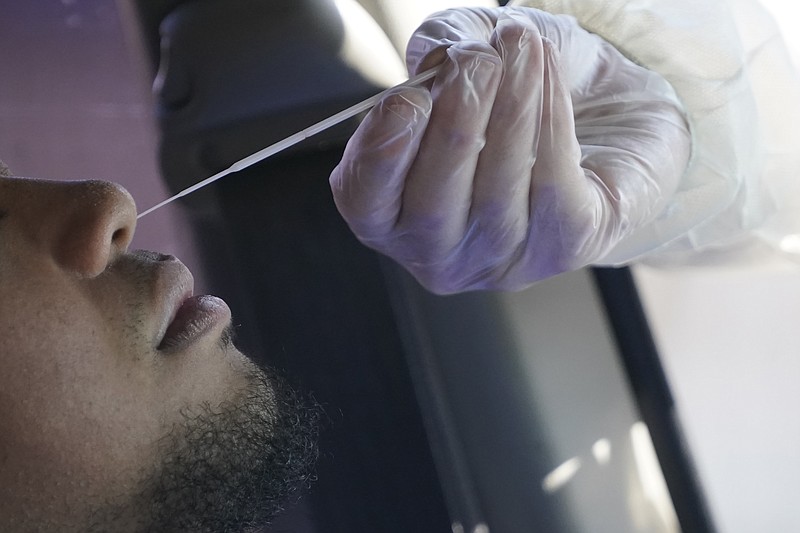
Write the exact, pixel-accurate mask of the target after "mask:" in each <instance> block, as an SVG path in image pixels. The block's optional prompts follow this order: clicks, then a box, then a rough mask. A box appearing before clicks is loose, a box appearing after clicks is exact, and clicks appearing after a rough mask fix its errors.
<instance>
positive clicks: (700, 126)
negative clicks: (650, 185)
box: [513, 0, 800, 264]
mask: <svg viewBox="0 0 800 533" xmlns="http://www.w3.org/2000/svg"><path fill="white" fill-rule="evenodd" d="M513 5H521V6H528V7H534V8H537V9H541V10H543V11H547V12H550V13H554V14H566V15H571V16H573V17H575V18H576V19H577V21H578V23H579V24H580V25H581V26H583V27H584V28H585V29H587V30H588V31H590V32H592V33H596V34H598V35H600V36H601V37H603V38H604V39H605V40H607V41H608V42H610V43H611V44H613V45H614V46H615V47H616V48H617V49H619V50H620V51H621V52H622V53H623V54H624V55H626V56H627V57H628V58H629V59H631V60H633V61H634V62H636V63H638V64H640V65H642V66H644V67H646V68H648V69H650V70H652V71H655V72H657V73H659V74H661V75H662V76H663V77H664V78H665V79H666V80H668V81H669V82H670V83H671V85H672V86H673V87H674V89H675V91H676V92H677V94H678V97H679V99H680V100H681V102H682V104H683V106H684V108H685V111H686V114H687V116H688V119H689V123H690V128H691V131H692V143H693V146H692V158H691V161H690V163H689V167H688V169H687V171H686V173H685V175H684V178H683V180H682V182H681V184H680V186H679V188H678V190H677V191H676V193H675V194H674V196H673V198H672V199H671V201H670V202H669V203H668V205H667V207H666V208H665V209H664V210H663V212H662V213H661V215H660V216H658V217H657V218H656V219H655V220H654V221H652V222H651V223H649V224H647V225H645V226H643V227H642V228H640V229H638V230H637V231H636V232H634V233H633V234H632V235H631V236H629V237H627V238H626V239H624V240H623V241H622V242H621V243H619V244H618V245H617V246H616V248H615V249H614V250H612V252H611V253H610V254H609V255H608V256H607V257H606V258H605V259H604V260H603V261H601V264H621V263H625V262H628V261H631V260H633V259H645V258H646V259H647V260H648V261H651V260H655V262H658V261H659V260H660V259H664V260H667V261H671V260H675V259H678V260H682V259H689V260H692V261H693V260H694V259H695V258H696V257H697V254H696V252H697V251H702V250H708V249H717V248H720V247H726V246H730V245H731V244H734V243H737V242H742V241H745V240H747V239H748V238H752V237H753V236H754V235H757V236H759V237H761V238H763V239H765V240H767V241H768V242H770V243H771V244H773V245H775V246H776V247H777V248H779V249H781V250H782V251H783V252H785V253H788V254H790V255H793V256H794V257H795V258H798V259H800V175H798V174H799V173H800V170H799V169H800V82H799V81H798V80H799V78H798V74H797V71H796V69H795V68H794V65H793V64H792V59H791V56H790V54H789V53H788V51H787V49H786V46H785V44H784V39H783V38H782V36H781V32H780V30H779V27H778V25H777V24H776V22H775V20H774V19H773V18H772V16H771V15H770V14H769V13H768V12H767V11H766V10H765V9H764V8H763V7H762V6H761V5H760V4H759V3H758V2H756V1H755V0H701V1H698V0H517V1H516V2H513ZM798 22H800V21H798Z"/></svg>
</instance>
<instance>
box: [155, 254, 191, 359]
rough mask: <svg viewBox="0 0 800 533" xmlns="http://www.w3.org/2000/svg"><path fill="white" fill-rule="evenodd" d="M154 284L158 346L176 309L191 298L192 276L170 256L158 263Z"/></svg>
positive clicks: (156, 342) (176, 311)
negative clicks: (157, 318) (158, 315)
mask: <svg viewBox="0 0 800 533" xmlns="http://www.w3.org/2000/svg"><path fill="white" fill-rule="evenodd" d="M156 285H157V288H156V291H157V293H156V298H157V306H158V309H159V313H160V317H161V319H160V321H159V325H158V330H157V332H156V338H155V344H154V345H155V346H159V345H160V344H161V342H162V341H163V339H164V335H165V334H166V332H167V328H168V327H169V325H170V324H171V323H172V321H173V320H174V319H175V315H176V314H177V313H178V309H180V307H181V305H182V304H183V302H185V301H186V300H187V299H189V298H191V296H192V293H193V290H194V278H193V277H192V273H191V272H189V269H188V268H186V265H184V264H183V263H181V262H180V261H179V260H177V259H176V258H174V257H171V256H170V257H169V258H168V259H166V260H163V261H161V262H159V263H158V271H157V277H156Z"/></svg>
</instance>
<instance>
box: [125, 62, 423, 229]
mask: <svg viewBox="0 0 800 533" xmlns="http://www.w3.org/2000/svg"><path fill="white" fill-rule="evenodd" d="M437 70H438V67H435V68H432V69H430V70H426V71H425V72H423V73H422V74H418V75H417V76H414V77H413V78H411V79H409V80H407V81H405V82H403V83H401V84H399V85H397V86H395V87H391V88H389V89H386V90H385V91H382V92H380V93H378V94H376V95H375V96H372V97H370V98H367V99H366V100H364V101H363V102H359V103H357V104H355V105H352V106H350V107H348V108H347V109H345V110H343V111H340V112H338V113H336V114H335V115H333V116H330V117H328V118H326V119H324V120H321V121H320V122H317V123H316V124H314V125H313V126H309V127H308V128H306V129H304V130H302V131H299V132H297V133H295V134H294V135H291V136H289V137H287V138H285V139H283V140H282V141H278V142H276V143H275V144H272V145H270V146H267V147H266V148H264V149H262V150H259V151H258V152H256V153H254V154H251V155H249V156H247V157H245V158H243V159H240V160H239V161H237V162H235V163H234V164H232V165H231V166H230V167H228V168H226V169H225V170H223V171H221V172H217V173H216V174H214V175H213V176H211V177H209V178H206V179H204V180H203V181H200V182H198V183H195V184H194V185H192V186H191V187H187V188H186V189H184V190H182V191H181V192H179V193H178V194H176V195H175V196H171V197H169V198H167V199H166V200H164V201H163V202H160V203H158V204H156V205H154V206H153V207H151V208H150V209H147V210H146V211H143V212H142V213H139V215H137V217H136V218H137V219H139V218H142V217H143V216H145V215H148V214H150V213H152V212H153V211H155V210H157V209H160V208H162V207H164V206H165V205H167V204H169V203H172V202H173V201H175V200H177V199H178V198H182V197H184V196H186V195H188V194H191V193H193V192H195V191H197V190H199V189H202V188H203V187H205V186H207V185H210V184H211V183H214V182H215V181H217V180H218V179H220V178H223V177H225V176H227V175H228V174H232V173H234V172H239V171H240V170H243V169H245V168H247V167H249V166H252V165H255V164H256V163H258V162H260V161H263V160H265V159H267V158H268V157H271V156H273V155H275V154H277V153H278V152H281V151H283V150H286V149H287V148H289V147H291V146H294V145H295V144H297V143H299V142H300V141H302V140H304V139H308V138H309V137H311V136H312V135H316V134H317V133H320V132H321V131H324V130H326V129H328V128H330V127H332V126H335V125H336V124H339V123H340V122H343V121H345V120H347V119H349V118H351V117H354V116H356V115H358V114H359V113H361V112H363V111H366V110H367V109H370V108H371V107H373V106H374V105H375V104H377V103H378V102H379V101H380V100H381V98H383V97H384V96H385V95H386V93H388V92H389V91H391V90H393V89H396V88H398V87H416V86H418V85H420V84H422V83H424V82H426V81H427V80H429V79H431V78H432V77H433V76H434V75H436V71H437Z"/></svg>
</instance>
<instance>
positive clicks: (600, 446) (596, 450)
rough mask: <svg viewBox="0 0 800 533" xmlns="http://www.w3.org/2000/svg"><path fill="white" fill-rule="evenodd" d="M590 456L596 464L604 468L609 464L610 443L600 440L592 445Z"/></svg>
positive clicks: (606, 440)
mask: <svg viewBox="0 0 800 533" xmlns="http://www.w3.org/2000/svg"><path fill="white" fill-rule="evenodd" d="M592 455H594V460H595V461H597V464H599V465H602V466H605V465H607V464H608V463H610V462H611V441H610V440H608V439H600V440H598V441H597V442H595V443H594V444H593V445H592Z"/></svg>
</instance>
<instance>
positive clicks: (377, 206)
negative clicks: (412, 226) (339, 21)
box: [330, 88, 431, 242]
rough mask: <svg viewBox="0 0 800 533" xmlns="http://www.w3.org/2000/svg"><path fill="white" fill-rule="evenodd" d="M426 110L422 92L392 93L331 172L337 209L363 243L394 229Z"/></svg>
mask: <svg viewBox="0 0 800 533" xmlns="http://www.w3.org/2000/svg"><path fill="white" fill-rule="evenodd" d="M430 111H431V96H430V93H429V92H428V91H427V90H425V89H421V88H404V89H402V90H399V91H397V92H393V93H390V94H389V95H387V96H386V97H385V98H384V99H383V100H382V101H381V102H380V103H379V104H378V105H376V106H375V107H374V108H373V109H372V110H371V111H370V112H369V114H368V115H367V117H366V118H365V119H364V121H363V122H362V123H361V125H360V126H359V128H358V130H357V131H356V133H355V134H354V135H353V137H352V138H351V139H350V141H349V142H348V143H347V147H346V148H345V151H344V155H343V157H342V161H341V162H340V163H339V165H338V166H337V167H336V168H335V169H334V170H333V172H332V173H331V177H330V184H331V190H332V192H333V197H334V201H335V202H336V206H337V208H338V209H339V212H340V213H341V214H342V216H343V217H344V219H345V220H346V221H347V223H348V224H349V225H350V228H351V229H352V230H353V232H354V233H355V234H356V236H357V237H358V238H359V239H361V240H362V241H365V242H373V241H376V240H378V241H379V240H380V239H382V238H383V237H385V236H386V235H387V234H389V233H390V232H391V231H393V230H394V228H395V225H396V223H397V218H398V215H399V214H400V209H401V201H402V195H403V187H404V185H405V177H406V174H407V173H408V170H409V169H410V168H411V164H412V162H413V161H414V158H415V157H416V155H417V150H418V149H419V144H420V141H421V140H422V137H423V134H424V132H425V126H426V125H427V122H428V118H429V116H430Z"/></svg>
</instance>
